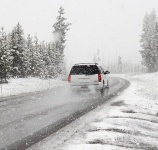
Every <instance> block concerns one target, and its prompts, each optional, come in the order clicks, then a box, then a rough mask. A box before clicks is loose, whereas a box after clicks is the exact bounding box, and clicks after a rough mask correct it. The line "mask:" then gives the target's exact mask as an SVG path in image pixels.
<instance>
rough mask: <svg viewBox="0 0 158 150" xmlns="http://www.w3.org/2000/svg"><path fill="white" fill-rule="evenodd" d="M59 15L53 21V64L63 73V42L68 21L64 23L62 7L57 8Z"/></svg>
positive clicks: (68, 24)
mask: <svg viewBox="0 0 158 150" xmlns="http://www.w3.org/2000/svg"><path fill="white" fill-rule="evenodd" d="M58 12H59V15H58V16H57V22H56V23H54V25H53V28H54V31H53V34H54V39H55V48H56V52H55V55H56V61H55V65H56V66H57V72H58V73H59V74H61V73H63V71H64V70H63V69H64V68H65V67H64V65H65V64H64V49H65V46H66V45H65V42H66V33H67V31H68V30H69V28H68V27H69V26H70V23H66V22H65V20H66V18H65V17H64V16H63V15H64V9H63V7H60V9H59V11H58Z"/></svg>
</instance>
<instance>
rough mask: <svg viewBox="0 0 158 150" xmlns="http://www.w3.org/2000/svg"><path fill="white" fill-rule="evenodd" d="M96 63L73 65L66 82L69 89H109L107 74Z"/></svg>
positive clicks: (107, 72)
mask: <svg viewBox="0 0 158 150" xmlns="http://www.w3.org/2000/svg"><path fill="white" fill-rule="evenodd" d="M109 73H110V72H109V71H104V70H103V68H102V67H101V66H99V65H98V64H97V63H79V64H75V65H74V66H73V67H72V69H71V71H70V73H69V75H68V82H69V83H70V86H71V87H89V86H94V87H95V88H96V89H98V88H101V89H104V88H105V87H107V88H108V87H109V80H108V78H107V74H109Z"/></svg>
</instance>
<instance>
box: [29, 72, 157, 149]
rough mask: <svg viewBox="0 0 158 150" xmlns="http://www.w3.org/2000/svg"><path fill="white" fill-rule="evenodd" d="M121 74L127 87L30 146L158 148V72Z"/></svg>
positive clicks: (54, 147) (40, 147) (41, 147)
mask: <svg viewBox="0 0 158 150" xmlns="http://www.w3.org/2000/svg"><path fill="white" fill-rule="evenodd" d="M121 76H122V77H123V78H126V79H128V80H129V81H130V82H131V85H130V87H129V88H128V89H126V90H125V91H124V92H122V93H121V94H120V95H119V94H118V96H117V97H115V98H112V99H111V100H110V101H108V102H106V103H104V104H103V105H101V106H100V107H99V108H96V109H95V110H93V111H91V112H89V113H87V114H86V115H84V116H82V117H81V118H80V119H78V120H76V121H74V122H72V123H71V124H69V125H67V126H66V127H64V128H62V129H61V130H59V131H58V133H56V134H52V135H50V136H49V137H47V138H46V139H44V140H43V141H41V142H39V143H37V144H35V145H33V146H32V147H30V148H29V150H140V149H142V150H158V72H157V73H150V74H142V75H132V76H131V75H121Z"/></svg>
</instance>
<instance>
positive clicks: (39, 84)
mask: <svg viewBox="0 0 158 150" xmlns="http://www.w3.org/2000/svg"><path fill="white" fill-rule="evenodd" d="M64 84H66V82H63V81H61V80H60V79H49V80H46V79H39V78H33V77H29V78H17V79H13V78H12V79H10V80H9V83H6V84H0V97H6V96H12V95H18V94H23V93H29V92H35V91H42V90H46V89H50V88H54V87H56V86H62V85H64Z"/></svg>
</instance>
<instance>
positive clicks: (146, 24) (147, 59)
mask: <svg viewBox="0 0 158 150" xmlns="http://www.w3.org/2000/svg"><path fill="white" fill-rule="evenodd" d="M156 20H157V17H156V12H155V10H153V11H152V13H151V14H150V15H148V14H146V15H145V17H144V21H143V33H142V35H141V41H140V42H141V47H142V50H141V51H140V53H141V55H142V59H143V60H142V63H143V64H144V65H145V66H146V67H147V70H148V72H154V71H156V53H155V49H156V47H155V46H156V41H157V40H156V39H155V38H156V34H157V33H155V32H156V30H157V29H156Z"/></svg>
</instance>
